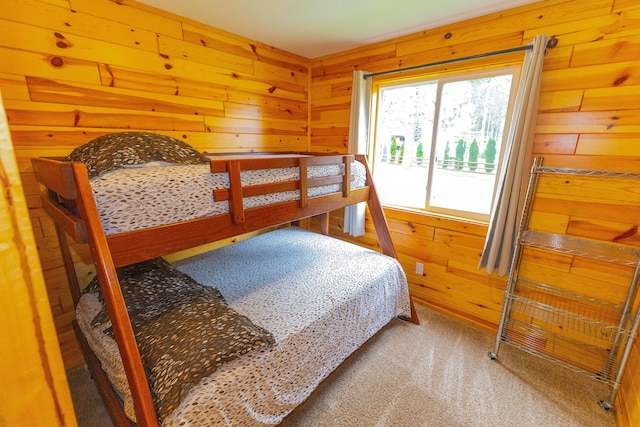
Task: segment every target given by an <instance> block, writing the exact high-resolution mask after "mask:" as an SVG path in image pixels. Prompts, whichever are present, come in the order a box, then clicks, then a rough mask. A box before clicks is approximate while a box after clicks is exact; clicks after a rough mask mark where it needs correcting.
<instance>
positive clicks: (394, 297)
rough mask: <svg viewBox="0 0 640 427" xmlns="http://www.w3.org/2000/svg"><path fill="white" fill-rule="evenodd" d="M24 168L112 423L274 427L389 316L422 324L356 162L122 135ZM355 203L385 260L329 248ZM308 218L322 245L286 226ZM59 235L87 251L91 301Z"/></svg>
mask: <svg viewBox="0 0 640 427" xmlns="http://www.w3.org/2000/svg"><path fill="white" fill-rule="evenodd" d="M32 164H33V169H34V173H35V176H36V179H37V180H38V181H39V182H40V183H41V184H43V185H44V186H45V187H46V192H45V194H43V196H42V204H43V207H44V209H45V210H46V211H47V213H48V214H49V215H50V216H51V217H52V218H53V220H54V223H55V225H56V231H57V234H58V239H59V242H60V247H61V251H62V256H63V260H64V265H65V270H66V273H67V277H68V281H69V286H70V290H71V294H72V298H73V301H74V304H75V306H76V317H77V320H76V321H74V329H75V331H76V335H77V336H78V340H79V342H80V343H81V347H82V350H83V353H84V356H85V359H86V361H87V365H88V367H89V369H90V371H91V373H92V376H93V378H94V381H95V382H96V385H97V386H98V389H99V392H100V394H101V396H102V398H103V400H104V401H105V404H106V406H107V409H108V411H109V413H110V416H111V417H112V420H113V421H114V424H116V425H130V424H132V423H133V422H134V421H135V422H136V423H137V424H138V425H145V426H146V425H158V424H163V425H187V424H189V425H217V424H221V425H225V424H226V425H273V424H278V423H279V422H280V421H281V420H282V419H283V418H284V417H285V416H286V415H287V414H288V413H289V412H290V411H291V410H293V409H294V408H295V406H297V405H298V404H299V403H301V402H302V401H303V400H304V399H305V398H306V397H307V396H308V395H309V394H310V393H311V392H312V391H313V389H314V388H315V387H316V386H317V385H318V383H319V382H320V381H322V379H324V378H326V376H328V375H329V373H330V372H331V371H333V370H334V369H335V368H336V367H337V366H338V365H339V364H340V363H341V362H342V361H343V360H344V359H345V358H346V357H348V355H349V354H351V353H352V352H353V351H355V350H356V349H357V348H358V347H359V346H360V345H361V344H363V343H364V342H365V341H366V340H367V339H369V338H370V337H371V336H372V335H374V334H375V333H376V332H377V331H378V330H379V329H380V328H382V326H384V325H385V324H386V323H388V322H389V321H390V320H391V319H392V318H394V317H400V318H402V319H405V320H410V321H413V322H415V323H418V322H419V320H418V317H417V315H416V312H415V308H414V306H413V303H412V301H411V299H410V297H409V294H408V287H407V282H406V277H405V276H404V273H403V272H402V269H401V267H400V265H399V263H398V262H397V260H396V259H395V258H396V253H395V249H394V247H393V243H392V241H391V238H390V233H389V229H388V225H387V222H386V219H385V217H384V213H383V211H382V207H381V205H380V203H379V200H378V198H377V195H376V192H375V188H374V186H373V181H372V178H371V174H370V172H369V169H368V166H367V162H366V159H365V157H364V156H360V155H355V156H354V155H311V154H299V153H296V154H260V153H245V154H236V155H212V156H205V155H203V154H201V153H199V152H197V151H196V150H194V149H193V148H191V147H190V146H188V145H187V144H185V143H184V142H182V141H179V140H175V139H173V138H169V137H166V136H162V135H156V134H150V133H139V132H124V133H117V134H108V135H105V136H103V137H100V138H97V139H96V140H93V141H91V142H89V143H87V144H85V145H83V146H81V147H78V148H77V149H76V150H74V151H73V152H72V153H71V154H70V155H69V156H68V157H67V158H64V159H62V158H55V159H54V158H37V159H32ZM107 181H109V182H107ZM114 183H115V184H114ZM114 185H115V187H114ZM361 202H366V203H367V205H368V208H369V211H370V214H371V218H372V221H373V224H374V227H375V230H376V234H377V236H378V241H379V244H380V252H381V253H380V252H377V251H373V250H370V249H366V248H363V247H360V246H357V245H353V244H351V243H347V242H345V241H342V240H339V239H335V238H332V237H329V236H328V234H329V212H331V211H334V210H336V209H340V208H343V207H345V206H349V205H352V204H356V203H361ZM313 216H319V218H320V228H321V233H313V232H310V231H307V230H303V229H300V228H298V227H296V226H295V225H297V223H298V221H300V220H302V219H305V218H310V217H313ZM292 225H293V226H292ZM255 231H265V232H264V233H260V234H259V235H257V236H256V237H251V238H250V239H247V240H243V241H241V242H238V243H234V244H232V245H229V246H226V247H222V248H219V249H215V250H213V251H209V252H205V253H201V254H198V255H196V256H194V257H190V258H186V259H182V260H178V261H176V262H174V263H171V264H170V263H169V262H167V261H166V259H165V258H163V257H166V256H167V255H170V254H173V253H176V252H178V251H182V250H185V249H189V248H193V247H196V246H200V245H204V244H207V243H211V242H215V241H220V240H223V239H228V238H230V237H233V236H238V235H241V234H244V233H248V232H255ZM68 237H71V238H72V239H73V240H74V241H76V242H78V243H81V244H88V245H89V247H90V250H91V254H92V258H93V262H94V264H95V268H96V278H95V279H94V280H93V281H92V282H91V283H90V284H89V286H87V287H86V288H85V289H80V288H81V286H80V284H79V283H78V278H77V277H78V276H77V274H76V271H75V266H74V260H73V256H72V251H71V249H70V245H69V243H70V242H69V241H68ZM182 321H184V322H185V324H184V325H183V324H181V323H180V322H182ZM187 322H194V323H187ZM167 324H169V325H171V326H170V327H171V328H174V329H169V326H167ZM176 324H177V325H178V326H176ZM193 325H196V326H193ZM212 330H215V332H212ZM212 335H215V336H213V337H212ZM210 340H211V341H210ZM185 341H188V343H187V344H188V346H187V347H184V348H183V347H181V346H182V345H183V344H185ZM205 342H208V343H209V345H204V344H203V343H205ZM194 343H195V344H194ZM220 348H223V349H224V351H222V352H221V351H220ZM158 349H160V350H159V351H157V350H158ZM154 350H156V351H154ZM212 352H213V353H212ZM180 354H184V355H188V357H187V356H185V357H184V360H183V359H181V358H180V357H182V356H180ZM294 355H297V356H296V357H297V358H292V357H293V356H294ZM194 361H195V364H196V365H199V366H200V365H204V366H203V369H198V370H196V369H195V368H191V367H189V368H185V367H184V364H185V363H191V362H194ZM196 371H197V372H196ZM201 371H202V372H201ZM178 379H181V380H180V381H178Z"/></svg>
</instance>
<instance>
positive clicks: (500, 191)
mask: <svg viewBox="0 0 640 427" xmlns="http://www.w3.org/2000/svg"><path fill="white" fill-rule="evenodd" d="M548 41H549V37H547V36H545V35H542V34H540V35H537V36H536V37H535V38H534V40H533V42H532V43H531V44H532V45H533V49H531V50H528V51H527V53H526V54H525V58H524V62H523V64H522V72H521V74H520V82H519V84H518V91H517V94H516V103H515V107H514V111H513V114H512V117H511V125H510V127H509V133H508V137H507V142H506V144H507V146H506V148H505V151H504V156H503V158H502V165H503V166H502V168H501V172H500V177H499V181H498V187H497V191H496V197H495V201H494V205H493V208H492V211H491V219H490V222H489V231H488V233H487V238H486V240H485V244H484V250H483V252H482V257H481V258H480V263H479V265H478V268H486V270H487V273H489V274H493V272H494V271H495V270H496V269H497V271H498V275H499V276H505V275H506V274H507V273H508V272H509V267H510V264H511V257H512V256H513V249H514V246H515V238H516V232H517V226H518V223H519V218H520V213H521V212H522V207H523V204H524V197H525V193H526V187H527V182H528V172H529V167H530V163H531V144H532V140H533V132H534V127H535V124H536V117H537V112H538V97H539V94H540V78H541V75H542V64H543V61H544V53H545V49H546V47H547V42H548Z"/></svg>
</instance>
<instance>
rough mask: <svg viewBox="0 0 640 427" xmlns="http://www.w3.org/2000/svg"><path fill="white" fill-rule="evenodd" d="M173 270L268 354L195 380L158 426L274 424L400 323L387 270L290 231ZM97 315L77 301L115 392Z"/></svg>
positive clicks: (117, 370)
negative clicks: (256, 333) (255, 333)
mask: <svg viewBox="0 0 640 427" xmlns="http://www.w3.org/2000/svg"><path fill="white" fill-rule="evenodd" d="M174 266H175V267H177V268H178V270H180V271H182V272H184V273H186V274H188V275H189V276H190V277H192V278H193V279H195V280H196V281H198V282H200V283H202V284H205V285H209V286H214V287H216V288H217V289H219V290H220V292H221V293H222V295H223V296H224V298H225V300H226V301H227V303H228V304H229V307H231V308H233V309H234V310H235V311H237V312H238V313H241V314H242V315H244V316H247V317H248V318H250V319H251V321H252V322H253V323H255V324H256V325H258V326H260V327H262V328H264V329H265V330H267V331H269V332H270V333H271V334H272V335H273V338H274V339H275V344H274V345H272V346H270V347H268V348H263V349H260V350H259V351H253V352H249V353H247V354H244V355H243V356H241V357H238V358H237V359H234V360H233V361H231V362H228V363H226V364H224V365H223V366H222V367H221V368H219V369H218V370H217V371H216V372H214V373H213V374H212V375H211V376H209V377H207V378H204V379H202V380H201V381H200V383H199V384H198V385H197V386H195V387H193V388H192V389H191V390H190V391H189V392H188V394H187V395H186V398H185V399H184V400H183V401H182V404H181V405H180V406H179V407H178V408H177V409H176V410H175V411H174V412H173V413H172V414H171V415H169V416H168V417H167V418H166V419H164V420H163V425H170V426H173V425H176V426H177V425H207V426H213V425H234V426H264V425H275V424H278V423H279V422H281V421H282V420H283V419H284V417H286V415H287V414H289V413H290V412H291V411H292V410H293V409H294V408H295V407H296V406H298V405H299V404H300V403H302V402H303V401H304V400H305V399H306V398H307V397H308V396H309V395H310V394H311V392H312V391H313V390H314V389H315V388H316V387H317V386H318V384H319V383H320V382H321V381H322V380H323V379H324V378H326V377H327V376H328V375H329V374H330V373H331V372H332V371H333V370H334V369H335V368H336V367H337V366H338V365H339V364H340V363H341V362H342V361H344V360H345V359H346V358H347V357H348V356H349V355H350V354H351V353H353V351H355V350H356V349H357V348H358V347H360V346H361V345H362V344H363V343H364V342H365V341H367V340H368V339H369V338H370V337H371V336H373V335H374V334H375V333H376V332H377V331H378V330H380V329H381V328H382V327H383V326H384V325H385V324H387V323H388V322H389V321H390V320H391V319H393V318H395V317H397V316H409V315H410V304H409V293H408V286H407V281H406V277H405V275H404V272H403V270H402V268H401V266H400V264H399V263H398V262H397V260H395V259H393V258H390V257H387V256H386V255H383V254H381V253H378V252H375V251H372V250H369V249H366V248H363V247H360V246H356V245H353V244H350V243H347V242H344V241H341V240H337V239H334V238H331V237H327V236H323V235H320V234H316V233H312V232H309V231H305V230H300V229H298V228H295V227H291V228H286V229H281V230H276V231H273V232H269V233H266V234H263V235H260V236H256V237H254V238H251V239H248V240H245V241H242V242H239V243H236V244H233V245H231V246H227V247H224V248H220V249H216V250H214V251H211V252H207V253H204V254H201V255H197V256H195V257H191V258H188V259H185V260H181V261H179V262H176V263H174ZM99 310H100V306H99V302H98V301H96V300H95V298H94V299H91V297H90V294H85V295H83V296H82V298H81V300H80V303H79V304H78V307H77V310H76V311H77V318H78V323H79V325H80V328H81V329H82V331H83V332H84V333H85V335H86V336H87V340H88V342H89V344H90V345H91V347H92V348H93V349H94V352H96V353H97V356H98V358H99V359H100V360H101V361H102V364H103V369H105V371H106V372H107V374H108V375H109V377H110V378H111V379H112V382H114V384H116V382H117V381H118V380H122V378H123V377H124V370H123V368H122V363H121V361H120V360H119V357H118V353H117V347H116V345H115V342H113V340H112V339H111V338H110V337H109V336H107V335H105V334H103V333H102V332H101V331H100V330H95V329H92V327H91V321H92V319H93V317H94V316H95V315H96V313H97V311H99ZM118 377H120V378H118ZM121 391H123V390H121ZM123 393H124V394H125V396H126V394H127V393H126V390H124V391H123ZM125 402H127V398H126V397H125ZM128 406H129V410H131V402H130V401H129V402H128Z"/></svg>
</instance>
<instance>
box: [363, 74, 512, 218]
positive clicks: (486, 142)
mask: <svg viewBox="0 0 640 427" xmlns="http://www.w3.org/2000/svg"><path fill="white" fill-rule="evenodd" d="M517 71H518V68H517V67H509V68H502V69H494V70H486V71H481V72H474V73H465V74H458V75H455V76H454V75H452V76H446V77H438V78H425V77H422V78H412V79H410V80H409V79H404V80H397V79H396V80H384V81H383V80H380V81H377V82H374V83H373V99H374V109H373V111H374V112H375V117H374V118H373V120H372V122H373V124H374V126H373V128H372V132H373V137H372V138H371V141H372V143H373V147H371V149H370V150H369V152H370V153H371V157H372V159H371V160H372V165H373V175H374V178H375V180H376V187H377V190H378V194H379V195H380V198H381V201H382V203H383V204H384V205H392V206H400V207H408V208H417V209H425V210H428V211H430V212H440V213H445V214H450V215H456V216H461V217H465V218H472V219H484V220H486V219H488V217H489V213H490V211H491V204H492V201H493V194H494V191H495V187H496V176H497V171H498V170H499V168H500V164H499V159H500V158H501V149H502V147H503V145H504V144H503V139H504V138H505V129H507V126H508V117H509V116H510V112H511V109H512V106H513V102H514V98H515V92H516V85H517Z"/></svg>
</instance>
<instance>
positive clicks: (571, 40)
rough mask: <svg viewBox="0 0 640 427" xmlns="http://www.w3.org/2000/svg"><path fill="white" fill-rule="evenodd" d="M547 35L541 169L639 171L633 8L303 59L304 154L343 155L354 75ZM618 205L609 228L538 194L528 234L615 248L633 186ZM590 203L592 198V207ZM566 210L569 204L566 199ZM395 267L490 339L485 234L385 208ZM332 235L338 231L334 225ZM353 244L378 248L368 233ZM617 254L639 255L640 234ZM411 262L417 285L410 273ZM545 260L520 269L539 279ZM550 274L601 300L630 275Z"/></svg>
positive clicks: (626, 419)
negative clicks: (307, 137) (307, 66)
mask: <svg viewBox="0 0 640 427" xmlns="http://www.w3.org/2000/svg"><path fill="white" fill-rule="evenodd" d="M540 33H545V34H547V35H550V36H551V35H555V36H556V37H557V38H558V40H559V44H558V46H557V47H556V48H554V49H549V50H548V52H547V55H546V58H545V65H544V73H543V75H542V89H541V91H542V93H541V99H540V105H539V114H538V120H537V127H536V134H535V140H534V155H537V156H544V163H545V164H546V165H555V166H564V167H579V168H594V169H611V170H629V171H636V172H638V171H640V3H638V2H637V1H635V0H569V1H567V0H549V1H542V2H538V3H533V4H530V5H526V6H523V7H518V8H515V9H510V10H505V11H503V12H500V13H494V14H490V15H487V16H483V17H480V18H477V19H471V20H467V21H463V22H459V23H456V24H453V25H446V26H444V27H441V28H435V29H430V30H427V31H423V32H420V33H417V34H413V35H410V36H406V37H400V38H397V39H393V40H389V41H386V42H382V43H377V44H373V45H369V46H366V47H364V48H359V49H354V50H351V51H348V52H343V53H340V54H335V55H329V56H326V57H322V58H316V59H314V60H312V67H311V68H312V84H311V149H312V150H313V151H328V152H332V151H340V152H343V151H345V150H346V147H347V138H348V122H349V102H350V96H351V80H352V72H353V70H355V69H359V70H365V71H370V72H376V71H385V70H390V69H396V68H402V67H410V66H414V65H418V64H423V63H428V62H435V61H441V60H446V59H449V58H457V57H464V56H469V55H474V54H479V53H483V52H487V51H492V50H499V49H505V48H509V47H514V46H520V45H524V44H526V43H528V42H529V41H531V40H532V39H533V37H534V36H535V35H536V34H540ZM518 55H519V56H516V55H510V56H503V57H494V58H492V59H491V60H482V61H476V62H465V63H459V64H454V65H449V66H446V67H445V66H443V67H439V68H432V69H430V70H431V71H434V72H441V71H442V72H445V71H447V70H451V69H465V68H473V67H486V66H488V65H490V63H491V62H496V63H498V62H499V63H503V64H505V65H506V64H511V63H518V62H521V59H522V55H521V54H518ZM629 191H636V192H635V193H633V192H628V193H627V194H626V202H625V203H622V204H621V205H620V206H619V211H618V214H617V216H618V217H617V218H616V219H615V220H611V219H609V220H605V219H604V218H603V217H601V216H599V215H600V213H601V212H600V213H599V212H598V211H599V209H596V208H597V207H598V206H599V204H598V200H597V199H596V198H597V197H598V196H596V195H594V194H591V193H590V194H589V195H585V197H584V198H582V199H581V200H578V201H576V200H573V201H567V200H563V197H562V196H558V195H557V194H556V195H554V194H553V193H552V194H551V195H549V194H547V195H545V197H544V198H543V199H542V200H541V201H540V203H537V204H536V212H535V213H534V218H533V219H532V221H533V225H534V226H535V227H536V228H539V229H544V230H547V231H553V232H559V233H565V232H566V233H568V234H573V235H578V236H584V237H591V238H598V239H605V240H607V239H609V240H610V239H612V238H614V237H615V236H620V235H622V234H624V233H629V232H630V234H633V230H634V229H636V228H634V227H637V225H638V221H639V218H640V211H639V209H640V196H639V195H638V192H637V191H638V186H636V187H635V188H634V189H633V190H629ZM590 197H591V198H590ZM565 199H566V198H565ZM385 211H386V214H387V217H388V220H389V223H390V226H391V228H392V233H393V239H394V242H395V245H396V248H397V250H398V252H399V257H400V261H401V262H402V264H403V267H404V269H405V271H406V272H407V274H408V277H409V281H410V287H411V292H412V294H413V296H414V297H415V298H417V299H419V300H421V301H422V302H425V303H426V304H428V305H430V306H431V307H434V308H436V309H438V310H441V311H443V312H446V313H448V314H450V315H453V316H456V317H458V318H461V319H463V320H465V321H468V322H471V323H474V324H476V325H481V326H484V327H486V328H489V329H491V330H496V329H497V324H498V322H499V318H500V312H501V309H502V300H503V291H504V288H505V284H506V283H505V282H506V280H505V278H501V277H497V276H495V275H494V276H488V275H487V274H486V273H485V272H484V271H480V270H478V269H477V264H478V261H479V257H480V253H481V251H482V248H483V242H484V237H485V234H486V230H487V227H486V224H483V223H478V222H472V221H463V220H456V219H453V218H447V217H443V216H436V215H423V214H419V213H416V212H411V211H403V210H396V209H386V210H385ZM331 227H332V232H333V234H336V235H339V234H340V229H341V228H342V218H341V216H340V215H333V216H332V220H331ZM367 227H368V228H367V235H366V236H365V237H364V238H361V239H360V242H361V243H362V244H365V245H368V246H371V247H374V248H375V247H376V244H377V242H376V241H375V237H374V236H373V235H372V234H371V232H372V229H370V228H369V227H370V225H369V224H368V225H367ZM625 241H626V243H629V244H632V245H640V235H639V234H637V233H636V234H635V235H633V236H632V237H630V238H627V239H626V240H625ZM416 262H421V263H423V264H424V266H425V267H424V271H425V272H424V274H423V275H416V274H415V265H416ZM549 262H550V260H549V259H548V258H543V257H540V256H539V255H538V256H537V257H536V256H530V257H528V258H527V263H528V268H529V270H534V271H535V270H536V269H537V268H539V267H540V265H543V264H545V263H549ZM553 262H554V265H553V268H552V269H553V270H554V272H552V274H554V275H560V274H561V275H564V276H566V277H563V280H565V279H566V280H568V278H569V277H572V278H573V280H575V282H574V283H575V285H574V286H580V283H584V282H585V280H587V279H586V278H590V279H589V285H590V286H595V288H596V289H597V292H600V293H601V294H602V295H605V294H608V293H610V292H611V291H613V290H615V289H616V288H617V286H619V285H620V284H621V283H628V282H629V277H630V276H629V271H628V269H625V268H611V267H606V266H603V265H602V264H599V263H586V262H584V261H580V260H579V259H575V260H574V259H573V258H572V257H568V258H567V257H565V258H564V259H562V260H558V259H554V260H553ZM639 348H640V347H639V345H638V343H637V342H636V344H635V347H634V349H633V352H632V355H631V358H630V362H629V365H628V368H627V373H626V375H625V381H624V382H623V385H622V388H621V391H620V393H619V394H618V396H619V398H618V401H617V402H616V405H617V408H618V409H617V410H618V422H619V425H621V426H625V425H634V424H640V350H639Z"/></svg>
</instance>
